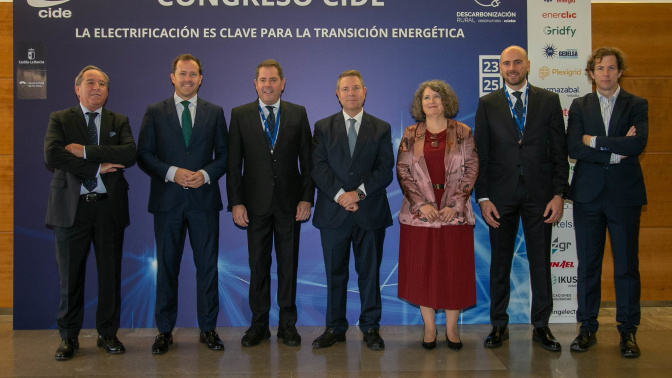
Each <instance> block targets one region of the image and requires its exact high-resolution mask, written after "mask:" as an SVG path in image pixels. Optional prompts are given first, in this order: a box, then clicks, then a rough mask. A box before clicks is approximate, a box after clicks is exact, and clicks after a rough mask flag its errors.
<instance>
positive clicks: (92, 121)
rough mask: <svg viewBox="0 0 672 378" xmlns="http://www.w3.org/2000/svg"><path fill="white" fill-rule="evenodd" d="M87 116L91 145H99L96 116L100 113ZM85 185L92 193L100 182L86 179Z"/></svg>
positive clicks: (87, 128) (89, 113)
mask: <svg viewBox="0 0 672 378" xmlns="http://www.w3.org/2000/svg"><path fill="white" fill-rule="evenodd" d="M86 115H87V116H89V123H88V124H87V125H86V130H87V131H88V132H89V144H92V145H97V144H98V130H96V116H98V113H95V112H86ZM83 184H84V187H85V188H86V190H88V191H89V192H90V191H92V190H93V189H96V186H98V180H89V179H84V182H83Z"/></svg>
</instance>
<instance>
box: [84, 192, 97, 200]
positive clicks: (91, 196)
mask: <svg viewBox="0 0 672 378" xmlns="http://www.w3.org/2000/svg"><path fill="white" fill-rule="evenodd" d="M96 199H97V195H96V193H86V194H85V195H84V201H86V202H96Z"/></svg>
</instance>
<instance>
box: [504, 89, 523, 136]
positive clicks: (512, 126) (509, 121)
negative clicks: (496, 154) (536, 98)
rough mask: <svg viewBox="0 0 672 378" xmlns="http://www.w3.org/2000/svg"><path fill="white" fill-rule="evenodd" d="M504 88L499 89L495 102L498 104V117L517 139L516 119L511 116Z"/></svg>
mask: <svg viewBox="0 0 672 378" xmlns="http://www.w3.org/2000/svg"><path fill="white" fill-rule="evenodd" d="M505 90H506V87H504V88H502V89H500V91H499V94H498V95H497V97H499V100H497V104H498V106H499V114H500V118H501V119H503V120H504V126H505V127H506V128H507V129H508V132H509V133H511V135H512V137H513V138H515V140H518V131H517V129H518V125H516V121H514V120H513V116H512V115H511V107H510V106H509V101H508V100H507V99H506V95H505V94H504V91H505ZM528 109H529V106H528ZM528 112H529V110H528Z"/></svg>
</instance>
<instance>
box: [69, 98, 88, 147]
mask: <svg viewBox="0 0 672 378" xmlns="http://www.w3.org/2000/svg"><path fill="white" fill-rule="evenodd" d="M70 115H71V116H72V118H73V121H74V124H75V125H77V130H79V132H80V133H81V134H82V135H81V136H82V138H83V139H82V140H84V141H85V143H83V144H88V143H89V131H88V130H87V129H86V118H84V113H83V112H82V107H81V106H80V105H77V106H75V107H74V108H72V112H71V113H70Z"/></svg>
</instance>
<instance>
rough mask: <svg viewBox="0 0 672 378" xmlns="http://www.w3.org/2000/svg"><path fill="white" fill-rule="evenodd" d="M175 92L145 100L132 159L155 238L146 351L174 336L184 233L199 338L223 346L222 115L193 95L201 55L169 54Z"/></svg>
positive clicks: (162, 349)
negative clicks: (143, 179)
mask: <svg viewBox="0 0 672 378" xmlns="http://www.w3.org/2000/svg"><path fill="white" fill-rule="evenodd" d="M170 79H171V80H172V82H173V85H174V86H175V93H174V94H173V96H171V97H170V98H168V99H166V100H164V101H161V102H158V103H156V104H152V105H149V106H148V107H147V110H146V111H145V116H144V118H143V120H142V126H141V128H140V136H139V138H138V165H139V166H140V168H142V169H143V170H144V171H145V173H147V174H148V175H149V177H150V178H151V183H150V185H151V186H150V192H149V205H148V209H149V212H151V213H152V214H153V215H154V237H155V238H156V257H157V272H156V308H155V310H154V316H155V319H156V326H157V328H158V329H159V334H158V335H157V336H156V339H155V340H154V344H153V345H152V353H153V354H163V353H166V352H167V351H168V348H169V346H170V345H171V344H172V343H173V335H172V331H173V328H175V323H176V320H177V292H178V291H177V288H178V275H179V272H180V263H181V261H182V253H183V251H184V242H185V239H186V233H187V232H189V242H190V243H191V249H192V250H193V256H194V264H195V265H196V313H197V316H198V327H199V328H200V329H201V332H200V341H201V342H202V343H204V344H206V345H207V346H208V348H209V349H211V350H215V351H222V350H224V343H222V340H221V339H220V338H219V335H218V334H217V331H216V330H215V328H216V326H217V314H218V313H219V281H218V272H217V255H218V253H219V212H220V211H221V210H222V209H223V205H222V198H221V195H220V191H219V184H218V181H219V179H220V178H221V177H222V176H223V175H224V173H225V172H226V139H227V131H226V119H225V118H224V111H223V110H222V107H221V106H218V105H215V104H212V103H210V102H208V101H205V100H203V99H202V98H200V97H198V95H197V93H198V89H199V88H200V86H201V82H202V80H203V68H202V66H201V62H200V61H199V60H198V59H197V58H195V57H194V56H192V55H190V54H182V55H178V56H177V57H176V58H175V59H174V60H173V65H172V73H171V74H170Z"/></svg>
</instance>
